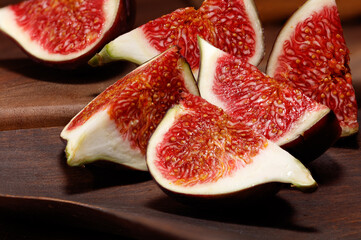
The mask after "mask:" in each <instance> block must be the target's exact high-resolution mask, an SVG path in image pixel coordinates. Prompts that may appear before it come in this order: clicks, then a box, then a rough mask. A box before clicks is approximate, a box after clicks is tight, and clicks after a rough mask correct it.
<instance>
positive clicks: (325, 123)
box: [198, 38, 341, 163]
mask: <svg viewBox="0 0 361 240" xmlns="http://www.w3.org/2000/svg"><path fill="white" fill-rule="evenodd" d="M199 48H200V55H201V57H200V59H201V63H200V71H199V76H198V87H199V91H200V94H201V97H203V98H204V99H206V100H207V101H209V102H210V103H212V104H214V105H216V106H218V107H221V108H222V109H223V110H224V111H225V112H227V113H228V114H229V115H231V116H232V117H234V118H235V119H237V120H238V121H241V122H243V123H244V124H245V125H247V126H249V127H251V128H252V129H253V130H254V131H255V132H257V133H259V134H262V135H263V136H265V137H266V138H267V139H269V140H271V141H272V142H274V143H276V144H277V145H279V146H281V147H282V148H284V149H285V150H287V151H288V152H290V153H291V154H292V155H294V156H295V157H296V158H298V159H300V160H301V161H302V162H303V163H306V162H310V161H312V160H314V159H316V158H317V157H319V156H320V155H321V154H323V153H324V152H325V151H326V150H327V149H328V148H330V147H331V146H332V145H333V144H334V143H335V142H336V141H337V140H338V139H339V137H340V134H341V128H340V126H339V124H338V121H337V118H336V116H335V114H334V113H333V111H331V110H330V109H329V108H328V107H326V106H325V105H322V104H320V103H318V102H316V101H315V100H312V99H311V98H309V97H307V96H306V95H304V94H302V92H301V91H299V90H298V89H294V88H292V87H290V86H288V85H287V84H286V83H284V82H278V81H277V80H275V79H273V78H271V77H269V76H267V75H265V74H264V73H263V72H261V71H260V70H259V69H258V68H257V67H255V66H253V65H251V64H250V63H247V62H245V61H243V60H242V59H241V58H237V57H235V56H233V55H231V54H229V53H226V52H224V51H222V50H220V49H218V48H216V47H214V46H212V45H211V44H210V43H208V42H207V41H205V40H203V39H201V38H199Z"/></svg>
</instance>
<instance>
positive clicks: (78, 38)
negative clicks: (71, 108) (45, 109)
mask: <svg viewBox="0 0 361 240" xmlns="http://www.w3.org/2000/svg"><path fill="white" fill-rule="evenodd" d="M133 15H134V13H133V0H88V1H82V0H73V1H66V0H27V1H24V2H21V3H18V4H14V5H9V6H6V7H3V8H1V9H0V30H1V31H2V32H4V33H5V34H6V35H8V36H9V37H10V38H11V39H13V40H14V41H15V42H16V43H17V44H18V45H19V46H20V47H21V48H22V50H24V52H25V53H26V54H28V55H29V56H30V57H31V58H32V59H34V60H36V61H38V62H41V63H44V64H47V65H50V66H54V67H60V68H76V67H78V66H80V65H84V66H86V63H87V61H88V60H89V58H90V57H91V56H93V55H94V54H95V53H96V52H97V51H99V50H100V49H101V48H102V47H103V46H104V44H106V43H107V42H109V41H110V40H112V39H114V38H115V37H117V36H119V35H120V34H122V33H124V32H126V31H129V30H130V29H131V27H132V25H133V22H134V16H133Z"/></svg>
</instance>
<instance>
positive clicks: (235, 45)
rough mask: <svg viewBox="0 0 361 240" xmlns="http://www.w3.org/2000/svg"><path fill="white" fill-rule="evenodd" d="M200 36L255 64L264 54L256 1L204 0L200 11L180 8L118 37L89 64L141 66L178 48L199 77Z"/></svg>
mask: <svg viewBox="0 0 361 240" xmlns="http://www.w3.org/2000/svg"><path fill="white" fill-rule="evenodd" d="M197 35H199V36H202V37H203V38H204V39H206V40H208V41H210V42H211V43H213V44H214V45H215V46H217V47H219V48H221V49H222V50H224V51H226V52H230V53H232V54H235V55H236V56H238V57H241V58H243V59H245V60H246V61H249V62H251V63H253V64H255V65H257V64H258V63H259V62H260V61H261V59H262V57H263V54H264V43H263V32H262V28H261V24H260V21H259V19H258V15H257V12H256V9H255V5H254V3H253V0H205V1H204V2H203V4H202V6H201V7H200V8H199V9H198V10H196V9H194V8H192V7H187V8H183V9H178V10H176V11H174V12H172V13H170V14H167V15H164V16H162V17H160V18H158V19H155V20H153V21H150V22H148V23H146V24H144V25H142V26H140V27H138V28H136V29H134V30H132V31H130V32H129V33H126V34H123V35H121V36H119V37H118V38H116V39H115V40H114V41H112V42H110V43H109V44H107V45H106V46H105V47H104V48H103V50H102V51H101V52H100V53H98V54H97V55H96V56H94V57H93V58H92V59H91V60H90V61H89V64H90V65H92V66H98V65H102V64H105V63H107V62H110V61H116V60H129V61H132V62H135V63H142V62H144V61H146V60H147V59H149V58H151V57H153V56H154V55H155V54H158V53H160V52H162V51H164V50H165V49H166V48H168V47H169V46H172V45H178V46H180V47H181V49H182V50H181V53H182V54H183V55H184V56H185V58H186V59H187V61H188V62H189V63H190V65H191V68H192V70H193V72H194V73H195V74H197V70H198V67H199V66H198V65H199V52H198V45H197Z"/></svg>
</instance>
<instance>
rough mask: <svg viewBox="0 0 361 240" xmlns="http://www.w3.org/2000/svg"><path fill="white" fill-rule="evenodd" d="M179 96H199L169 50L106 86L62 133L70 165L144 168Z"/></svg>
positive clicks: (185, 65)
mask: <svg viewBox="0 0 361 240" xmlns="http://www.w3.org/2000/svg"><path fill="white" fill-rule="evenodd" d="M182 92H190V93H192V94H199V93H198V88H197V86H196V83H195V79H194V77H193V74H192V71H191V69H190V67H189V65H188V63H187V62H186V60H185V59H184V58H183V57H182V55H181V54H180V53H179V48H178V47H172V48H170V49H168V50H167V51H165V52H164V53H162V54H160V55H159V56H157V57H156V58H154V59H152V60H151V61H149V62H147V63H145V64H143V65H141V66H140V67H138V68H137V69H135V70H134V71H132V72H130V73H129V74H128V75H126V76H125V77H123V78H122V79H120V80H118V81H117V82H116V83H114V84H113V85H111V86H110V87H108V88H107V89H106V90H105V91H103V92H102V93H101V94H100V95H98V96H97V97H96V98H95V99H93V100H92V101H91V102H90V103H89V104H88V105H87V106H86V107H85V108H84V109H83V110H82V111H80V112H79V113H78V114H77V115H76V116H75V117H74V118H73V119H72V120H71V121H70V122H69V123H68V125H67V126H66V127H65V128H64V129H63V131H62V132H61V137H62V138H63V139H65V140H67V146H66V149H65V152H66V157H67V163H68V165H70V166H77V165H83V164H86V163H90V162H93V161H96V160H108V161H111V162H115V163H118V164H121V165H124V166H127V167H129V168H133V169H137V170H144V171H146V170H147V167H146V163H145V151H146V147H147V144H148V140H149V138H150V136H151V134H152V133H153V132H154V130H155V128H156V127H157V125H158V123H159V122H160V121H161V119H162V118H163V116H164V115H165V113H166V111H167V110H168V109H169V108H170V107H171V106H172V105H173V104H175V103H177V102H178V100H179V98H180V94H181V93H182Z"/></svg>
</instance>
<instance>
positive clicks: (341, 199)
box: [0, 127, 361, 239]
mask: <svg viewBox="0 0 361 240" xmlns="http://www.w3.org/2000/svg"><path fill="white" fill-rule="evenodd" d="M60 131H61V128H60V127H57V128H45V129H27V130H26V129H25V130H16V131H2V132H0V156H1V161H0V182H1V184H0V208H1V209H2V210H3V211H4V210H7V211H10V210H11V211H13V212H17V213H18V214H28V215H29V214H30V215H31V214H35V213H36V214H41V216H43V217H44V218H49V219H52V218H56V219H58V220H63V221H65V222H68V223H69V222H71V223H72V224H75V225H78V226H81V227H88V228H92V229H98V230H102V231H106V232H109V233H113V234H120V235H124V236H129V237H133V238H143V237H145V236H146V235H151V236H153V237H157V238H171V239H173V238H175V239H176V238H179V239H237V238H242V239H289V238H291V237H292V238H296V239H301V238H302V239H345V238H346V239H347V238H348V239H357V238H360V237H361V189H360V187H359V184H360V181H361V174H360V172H361V165H360V164H359V161H360V157H361V152H360V149H359V144H360V140H361V139H360V135H358V136H357V139H356V137H353V138H349V139H347V140H345V141H343V142H339V143H338V146H337V147H333V148H331V149H330V150H329V151H327V152H326V153H325V154H324V155H322V156H321V157H320V158H319V159H317V160H316V161H314V162H313V163H312V164H310V166H309V167H310V170H311V171H312V173H313V175H314V177H315V179H316V180H317V182H318V183H319V189H318V190H317V191H316V192H315V193H312V194H303V193H300V192H297V191H292V190H288V189H287V190H282V191H281V192H280V193H278V194H277V195H276V196H275V197H272V198H270V199H265V200H264V201H261V202H260V203H257V204H255V205H252V206H243V205H242V203H240V204H237V205H233V206H224V207H222V206H217V207H215V208H213V207H208V208H199V207H197V208H195V207H191V206H186V205H182V204H180V203H178V202H176V201H175V200H173V199H171V198H169V197H168V196H167V195H165V194H164V193H163V192H162V191H161V190H160V189H159V188H158V186H157V185H156V184H155V183H154V181H153V180H152V179H151V177H150V176H149V174H148V173H146V172H133V171H129V170H128V171H126V170H123V169H119V168H117V167H113V166H111V165H110V164H105V165H102V164H98V165H88V166H87V167H76V168H74V167H69V166H67V165H66V159H65V156H64V145H65V144H64V143H63V142H62V141H61V140H60V138H59V133H60ZM140 229H141V230H140Z"/></svg>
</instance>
